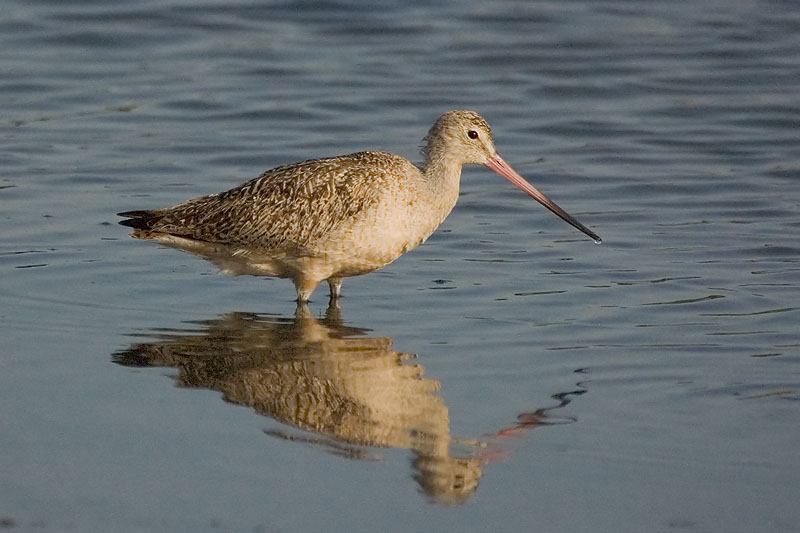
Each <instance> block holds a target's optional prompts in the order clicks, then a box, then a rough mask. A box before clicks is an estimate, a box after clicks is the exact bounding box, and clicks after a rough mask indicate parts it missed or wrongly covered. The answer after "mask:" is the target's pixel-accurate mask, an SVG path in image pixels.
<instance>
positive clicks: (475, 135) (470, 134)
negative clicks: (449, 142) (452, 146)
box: [467, 130, 478, 139]
mask: <svg viewBox="0 0 800 533" xmlns="http://www.w3.org/2000/svg"><path fill="white" fill-rule="evenodd" d="M467 137H469V138H470V139H477V138H478V132H477V131H475V130H469V131H468V132H467Z"/></svg>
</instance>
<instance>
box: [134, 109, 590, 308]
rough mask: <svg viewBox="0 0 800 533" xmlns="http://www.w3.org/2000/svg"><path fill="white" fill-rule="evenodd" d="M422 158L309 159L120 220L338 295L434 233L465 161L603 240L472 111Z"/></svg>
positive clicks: (453, 117) (231, 264) (452, 121)
mask: <svg viewBox="0 0 800 533" xmlns="http://www.w3.org/2000/svg"><path fill="white" fill-rule="evenodd" d="M423 155H424V157H425V163H424V167H423V168H418V167H417V166H415V165H414V164H413V163H411V162H410V161H408V160H407V159H405V158H403V157H400V156H397V155H393V154H388V153H385V152H358V153H355V154H350V155H344V156H339V157H330V158H324V159H311V160H308V161H303V162H301V163H295V164H291V165H285V166H281V167H277V168H274V169H272V170H268V171H267V172H265V173H264V174H262V175H261V176H259V177H258V178H256V179H254V180H251V181H248V182H246V183H244V184H242V185H240V186H238V187H235V188H233V189H230V190H229V191H226V192H223V193H219V194H212V195H209V196H203V197H199V198H194V199H192V200H188V201H186V202H183V203H181V204H177V205H175V206H172V207H167V208H163V209H154V210H148V211H128V212H124V213H120V215H121V216H124V217H128V220H124V221H122V222H121V224H123V225H126V226H129V227H132V228H135V230H136V231H135V232H134V233H133V236H134V237H137V238H142V239H149V240H155V241H158V242H161V243H164V244H167V245H171V246H174V247H177V248H180V249H182V250H184V251H188V252H192V253H196V254H198V255H201V256H203V257H205V258H206V259H209V260H211V261H213V262H215V263H216V264H218V265H219V266H220V267H221V268H222V270H223V271H225V272H227V273H230V274H253V275H266V276H278V277H287V278H290V279H292V280H293V281H294V284H295V287H296V288H297V299H298V301H300V302H303V301H306V300H308V298H309V296H310V295H311V293H312V292H313V291H314V289H315V288H316V287H317V285H319V283H321V282H322V281H324V280H328V282H329V284H330V287H331V298H332V299H336V298H337V297H338V295H339V289H340V287H341V280H342V278H343V277H347V276H355V275H359V274H364V273H366V272H371V271H373V270H376V269H378V268H381V267H383V266H385V265H387V264H389V263H391V262H392V261H394V260H395V259H397V258H398V257H399V256H400V255H402V254H403V253H405V252H406V251H408V250H410V249H412V248H414V247H416V246H417V245H419V244H420V243H421V242H423V241H424V240H425V239H427V238H428V237H429V236H430V235H431V233H433V231H434V230H435V229H436V228H437V227H438V226H439V224H441V222H442V221H443V220H444V219H445V217H446V216H447V215H448V214H449V213H450V211H451V210H452V208H453V207H454V206H455V203H456V200H457V199H458V189H459V181H460V177H461V167H462V166H463V165H464V164H483V165H487V166H489V167H490V168H492V169H493V170H495V171H497V172H498V173H500V174H501V175H503V176H504V177H506V178H507V179H509V180H510V181H512V182H513V183H515V184H516V185H517V186H519V187H521V188H522V189H523V190H525V191H526V192H527V193H528V194H530V195H531V196H533V197H534V198H535V199H536V200H538V201H539V202H541V203H542V204H544V205H545V206H546V207H548V209H550V210H552V211H553V212H555V213H556V214H557V215H559V216H561V217H562V218H564V220H566V221H567V222H569V223H570V224H572V225H573V226H575V227H577V228H578V229H580V230H581V231H583V232H584V233H586V234H587V235H589V236H590V237H592V238H593V239H595V240H597V241H599V237H597V235H595V234H594V233H592V232H591V231H590V230H588V229H587V228H585V227H584V226H583V225H581V224H580V223H579V222H577V221H576V220H575V219H573V218H572V217H570V216H569V215H567V214H566V213H565V212H564V211H563V210H562V209H561V208H560V207H558V206H557V205H555V204H554V203H552V202H551V201H550V200H548V199H547V198H546V197H544V195H542V194H541V193H540V192H539V191H537V190H536V189H534V188H533V187H532V186H531V185H530V184H528V183H527V182H526V181H525V180H524V179H522V177H521V176H519V174H517V173H516V172H514V171H513V170H512V169H511V167H509V166H508V165H507V164H506V163H505V161H503V159H502V158H501V157H500V156H499V155H498V154H497V152H496V150H495V147H494V141H493V138H492V132H491V128H490V127H489V124H488V123H487V122H486V120H484V119H483V117H481V116H480V115H478V114H477V113H475V112H473V111H450V112H448V113H445V114H444V115H442V116H440V117H439V119H438V120H437V121H436V123H435V124H434V125H433V127H432V128H431V129H430V131H429V132H428V135H427V137H426V139H425V146H424V148H423Z"/></svg>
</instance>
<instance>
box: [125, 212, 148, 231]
mask: <svg viewBox="0 0 800 533" xmlns="http://www.w3.org/2000/svg"><path fill="white" fill-rule="evenodd" d="M117 216H121V217H127V220H120V222H119V224H120V226H127V227H129V228H135V229H150V227H151V226H152V225H153V221H154V220H155V219H156V217H155V216H154V215H153V212H152V211H123V212H122V213H117Z"/></svg>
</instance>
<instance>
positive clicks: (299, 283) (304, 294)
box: [294, 279, 319, 304]
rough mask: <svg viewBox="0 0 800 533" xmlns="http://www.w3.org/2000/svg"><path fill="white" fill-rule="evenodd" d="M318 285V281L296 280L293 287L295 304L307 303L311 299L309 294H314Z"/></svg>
mask: <svg viewBox="0 0 800 533" xmlns="http://www.w3.org/2000/svg"><path fill="white" fill-rule="evenodd" d="M317 285H319V281H316V280H310V279H298V280H295V282H294V286H295V288H296V289H297V303H298V304H304V303H307V302H308V299H309V298H311V293H312V292H314V289H316V288H317Z"/></svg>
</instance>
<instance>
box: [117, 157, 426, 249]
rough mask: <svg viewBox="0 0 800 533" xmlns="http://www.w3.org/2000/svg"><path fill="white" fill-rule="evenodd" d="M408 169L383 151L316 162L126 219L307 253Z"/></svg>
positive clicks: (179, 233) (159, 229)
mask: <svg viewBox="0 0 800 533" xmlns="http://www.w3.org/2000/svg"><path fill="white" fill-rule="evenodd" d="M409 166H410V163H409V161H407V160H406V159H404V158H402V157H400V156H396V155H392V154H388V153H383V152H358V153H355V154H349V155H343V156H338V157H330V158H324V159H311V160H308V161H303V162H301V163H294V164H291V165H284V166H280V167H276V168H274V169H271V170H268V171H267V172H265V173H264V174H262V175H261V176H259V177H258V178H255V179H253V180H250V181H248V182H246V183H243V184H242V185H239V186H238V187H235V188H233V189H230V190H229V191H226V192H223V193H219V194H211V195H208V196H202V197H200V198H194V199H192V200H189V201H186V202H183V203H181V204H178V205H175V206H172V207H168V208H165V209H155V210H151V211H131V212H127V213H121V215H122V216H131V217H134V218H133V219H132V220H130V221H128V222H129V224H128V225H131V226H132V227H136V228H139V229H147V230H151V231H157V232H161V233H168V234H171V235H176V236H181V237H188V238H192V239H196V240H201V241H206V242H213V243H220V244H229V245H241V246H248V247H254V248H255V249H261V250H272V249H280V248H284V247H300V248H304V247H307V246H309V245H312V244H313V243H314V242H315V241H317V240H319V239H320V238H322V237H324V236H325V235H327V234H329V233H330V232H332V231H333V230H334V229H336V227H338V226H339V225H340V224H343V223H346V222H347V221H348V220H351V219H353V218H354V217H356V216H357V215H358V214H359V213H360V212H362V211H363V210H365V209H367V208H369V207H370V206H373V205H374V204H375V203H376V202H378V201H379V199H380V196H381V195H382V194H385V193H387V192H388V191H391V190H393V189H394V188H395V187H396V186H397V184H396V183H393V182H396V181H397V179H398V176H401V175H403V174H405V173H407V172H409V171H411V170H412V169H409V168H408V167H409ZM418 172H419V171H418Z"/></svg>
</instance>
